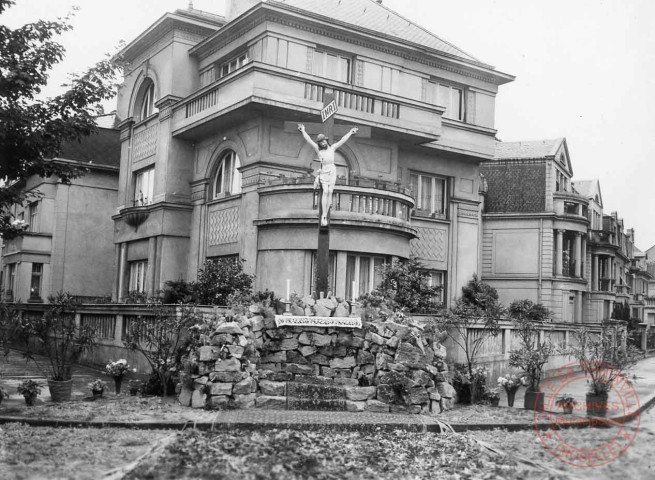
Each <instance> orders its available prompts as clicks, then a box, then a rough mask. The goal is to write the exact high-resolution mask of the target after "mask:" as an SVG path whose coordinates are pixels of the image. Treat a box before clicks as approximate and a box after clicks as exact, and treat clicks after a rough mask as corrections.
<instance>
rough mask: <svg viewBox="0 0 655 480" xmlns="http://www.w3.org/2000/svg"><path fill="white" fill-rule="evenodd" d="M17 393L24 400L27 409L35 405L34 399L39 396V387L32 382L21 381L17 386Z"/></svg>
mask: <svg viewBox="0 0 655 480" xmlns="http://www.w3.org/2000/svg"><path fill="white" fill-rule="evenodd" d="M18 393H20V394H21V395H22V396H23V397H24V398H25V403H26V404H27V405H28V406H29V407H33V406H34V404H35V403H36V397H37V396H39V395H41V385H39V384H38V383H36V382H35V381H34V380H23V381H22V382H21V384H20V385H18Z"/></svg>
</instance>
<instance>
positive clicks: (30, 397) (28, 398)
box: [25, 395, 36, 407]
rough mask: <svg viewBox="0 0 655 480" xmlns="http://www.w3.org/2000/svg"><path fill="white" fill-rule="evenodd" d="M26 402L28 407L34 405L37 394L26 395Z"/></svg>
mask: <svg viewBox="0 0 655 480" xmlns="http://www.w3.org/2000/svg"><path fill="white" fill-rule="evenodd" d="M25 403H26V404H27V406H28V407H33V406H34V405H35V404H36V395H25Z"/></svg>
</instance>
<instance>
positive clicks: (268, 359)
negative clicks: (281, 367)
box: [262, 352, 287, 363]
mask: <svg viewBox="0 0 655 480" xmlns="http://www.w3.org/2000/svg"><path fill="white" fill-rule="evenodd" d="M286 361H287V352H275V353H270V354H269V355H266V356H265V357H262V363H280V362H286Z"/></svg>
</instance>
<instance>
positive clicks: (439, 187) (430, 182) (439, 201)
mask: <svg viewBox="0 0 655 480" xmlns="http://www.w3.org/2000/svg"><path fill="white" fill-rule="evenodd" d="M409 182H410V186H411V188H412V192H414V196H415V198H416V207H415V208H416V210H417V211H423V212H426V213H429V214H439V215H445V213H446V179H445V178H439V177H432V176H428V175H422V174H414V173H412V174H410V176H409Z"/></svg>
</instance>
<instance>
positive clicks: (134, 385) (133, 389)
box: [127, 380, 143, 396]
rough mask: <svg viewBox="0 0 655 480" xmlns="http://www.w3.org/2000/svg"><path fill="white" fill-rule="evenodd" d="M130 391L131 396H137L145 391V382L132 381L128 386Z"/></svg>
mask: <svg viewBox="0 0 655 480" xmlns="http://www.w3.org/2000/svg"><path fill="white" fill-rule="evenodd" d="M127 386H128V388H129V390H130V395H132V396H135V395H136V394H138V393H139V392H141V391H142V390H143V381H141V380H130V381H129V383H128V384H127Z"/></svg>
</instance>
